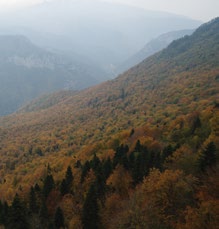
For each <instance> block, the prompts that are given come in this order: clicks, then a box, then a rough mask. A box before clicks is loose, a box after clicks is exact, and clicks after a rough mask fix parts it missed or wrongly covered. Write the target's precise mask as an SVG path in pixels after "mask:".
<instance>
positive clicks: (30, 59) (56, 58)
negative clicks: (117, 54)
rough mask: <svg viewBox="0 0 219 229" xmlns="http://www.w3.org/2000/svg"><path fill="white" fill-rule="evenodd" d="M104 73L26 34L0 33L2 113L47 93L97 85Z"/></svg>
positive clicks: (0, 97) (9, 111)
mask: <svg viewBox="0 0 219 229" xmlns="http://www.w3.org/2000/svg"><path fill="white" fill-rule="evenodd" d="M104 74H105V73H104V72H103V71H102V70H101V69H99V68H98V67H96V66H94V65H92V64H90V63H86V60H84V61H82V60H81V59H80V58H79V57H78V56H77V55H75V56H73V55H72V56H69V55H65V54H62V53H54V52H51V51H47V50H45V49H43V48H40V47H37V46H36V45H34V44H33V43H31V41H30V40H29V39H27V38H26V37H24V36H18V35H17V36H11V35H5V36H0V82H1V84H0V115H6V114H9V113H12V112H14V111H16V110H17V109H18V108H19V107H20V106H22V105H24V103H26V102H28V101H30V100H31V99H34V98H36V97H37V96H39V95H42V94H43V93H50V92H54V91H56V90H63V89H72V90H79V89H82V88H85V87H88V86H91V85H94V84H97V83H99V82H100V81H101V80H100V78H101V77H102V79H103V78H104ZM105 77H106V76H105ZM105 79H106V78H105Z"/></svg>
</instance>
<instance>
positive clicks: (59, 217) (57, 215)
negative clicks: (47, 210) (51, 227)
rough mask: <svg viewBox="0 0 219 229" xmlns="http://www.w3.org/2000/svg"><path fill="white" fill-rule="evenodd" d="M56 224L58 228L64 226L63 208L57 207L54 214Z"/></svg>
mask: <svg viewBox="0 0 219 229" xmlns="http://www.w3.org/2000/svg"><path fill="white" fill-rule="evenodd" d="M54 224H55V228H57V229H59V228H62V227H63V228H64V216H63V212H62V209H61V208H60V207H58V208H57V209H56V213H55V216H54Z"/></svg>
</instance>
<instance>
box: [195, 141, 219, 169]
mask: <svg viewBox="0 0 219 229" xmlns="http://www.w3.org/2000/svg"><path fill="white" fill-rule="evenodd" d="M216 152H217V150H216V146H215V144H214V142H210V143H209V144H208V145H207V147H206V149H205V150H204V151H203V152H202V153H201V155H200V157H199V160H198V162H199V168H200V170H201V171H202V172H205V171H206V169H207V168H213V166H214V165H215V164H216V160H217V155H216Z"/></svg>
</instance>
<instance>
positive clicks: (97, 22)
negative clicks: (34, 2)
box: [0, 0, 201, 76]
mask: <svg viewBox="0 0 219 229" xmlns="http://www.w3.org/2000/svg"><path fill="white" fill-rule="evenodd" d="M1 22H2V23H1ZM200 24H201V22H199V21H195V20H192V19H190V18H186V17H183V16H178V15H174V14H170V13H166V12H154V11H147V10H144V9H140V8H136V7H132V6H127V5H122V4H115V3H109V2H104V1H98V0H93V1H89V0H82V1H59V0H58V1H46V2H45V1H43V3H42V4H39V5H38V6H35V7H32V8H29V9H28V10H23V11H20V12H14V13H13V14H11V15H7V17H5V18H1V15H0V33H1V28H2V30H3V31H8V33H10V34H15V33H17V34H23V35H25V36H27V37H28V38H30V39H31V41H33V42H34V43H35V44H37V45H40V46H42V47H46V48H50V49H54V48H56V49H58V50H64V51H68V52H74V53H78V54H80V55H82V56H85V57H87V58H88V59H90V60H92V61H93V62H94V63H96V64H98V66H100V67H101V68H102V69H103V70H104V71H107V72H108V73H109V74H111V75H112V74H113V73H114V67H115V66H117V65H118V64H121V63H123V62H124V61H125V60H126V59H127V58H128V57H129V56H132V55H133V54H135V53H136V52H137V51H138V50H139V49H141V48H142V47H143V46H144V45H145V43H146V42H148V41H150V40H151V39H152V38H153V37H157V36H158V35H160V34H162V33H165V32H167V31H173V30H182V29H194V28H196V27H197V26H199V25H200ZM114 76H115V75H114Z"/></svg>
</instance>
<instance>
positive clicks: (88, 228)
mask: <svg viewBox="0 0 219 229" xmlns="http://www.w3.org/2000/svg"><path fill="white" fill-rule="evenodd" d="M99 223H100V218H99V206H98V200H97V192H96V187H95V184H91V186H90V189H89V191H88V193H87V196H86V199H85V202H84V205H83V211H82V225H83V229H98V228H100V226H99Z"/></svg>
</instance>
